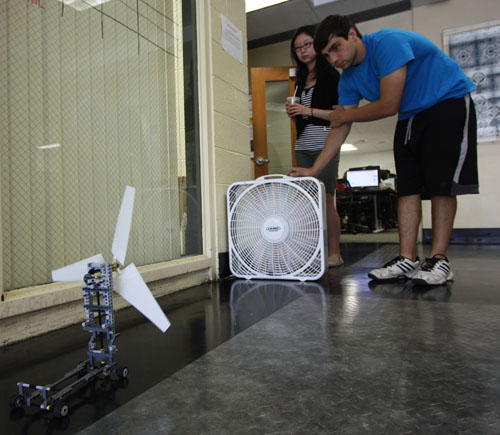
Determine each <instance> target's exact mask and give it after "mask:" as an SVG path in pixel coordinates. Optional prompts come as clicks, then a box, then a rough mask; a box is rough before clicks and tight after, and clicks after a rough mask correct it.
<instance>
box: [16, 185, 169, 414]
mask: <svg viewBox="0 0 500 435" xmlns="http://www.w3.org/2000/svg"><path fill="white" fill-rule="evenodd" d="M134 197H135V189H134V188H133V187H130V186H127V187H126V188H125V193H124V195H123V199H122V204H121V207H120V213H119V215H118V221H117V223H116V229H115V235H114V238H113V245H112V247H111V252H112V253H113V261H112V262H111V263H106V262H105V261H104V258H103V256H102V254H98V255H95V256H93V257H90V258H87V259H85V260H82V261H79V262H77V263H74V264H71V265H69V266H65V267H62V268H61V269H57V270H54V271H53V272H52V279H53V280H54V281H81V280H82V277H83V281H84V286H83V288H82V290H83V301H84V304H83V307H84V308H85V313H86V316H85V321H84V322H83V323H82V328H83V329H84V330H85V331H88V332H90V334H91V337H90V340H89V343H88V351H87V355H88V360H86V361H83V362H81V363H79V364H78V365H77V366H76V367H75V368H74V369H73V370H71V371H69V372H68V373H66V374H65V375H64V376H63V377H62V378H60V379H58V380H57V381H56V382H54V383H52V384H49V385H33V384H27V383H24V382H18V383H17V387H18V394H17V395H15V396H14V397H12V398H11V400H10V405H11V407H12V408H21V407H22V406H23V405H24V404H25V403H26V405H28V406H37V407H40V408H42V409H45V410H46V411H50V410H52V409H53V410H54V415H55V416H56V417H64V416H66V415H67V414H68V412H69V407H68V405H67V404H66V403H65V402H64V399H65V398H66V397H67V396H69V395H70V394H72V393H73V392H75V391H76V389H77V388H78V387H80V386H81V385H83V384H84V383H86V382H90V381H91V380H93V379H95V378H96V377H97V376H98V375H99V374H101V373H102V374H104V375H109V374H110V373H115V374H117V375H118V376H119V377H120V378H126V377H127V376H128V369H127V367H118V366H117V364H116V362H115V361H114V360H113V356H114V354H115V353H116V352H117V348H116V346H115V344H114V342H115V339H116V338H117V337H118V336H119V335H120V334H115V322H114V313H115V312H114V309H113V290H115V291H116V292H117V293H118V294H119V295H120V296H122V297H123V298H124V299H125V300H127V301H128V302H129V303H130V304H131V305H133V306H134V307H135V308H137V310H139V311H140V312H141V313H142V314H144V316H146V317H147V318H148V319H149V320H150V321H151V322H152V323H154V324H155V325H156V326H157V327H158V329H160V330H161V331H162V332H165V331H166V330H167V329H168V327H169V326H170V322H169V321H168V319H167V317H166V316H165V314H164V313H163V311H162V309H161V308H160V306H159V305H158V303H157V302H156V299H155V298H154V296H153V295H152V294H151V291H150V290H149V288H148V286H147V285H146V283H145V282H144V280H143V279H142V277H141V275H140V273H139V271H138V270H137V268H136V267H135V265H134V264H133V263H132V264H129V265H128V266H127V267H125V268H124V269H122V267H123V264H124V262H125V254H126V253H127V245H128V239H129V236H130V226H131V224H132V211H133V208H134ZM114 272H115V274H114ZM113 275H114V276H113ZM75 377H76V380H74V381H73V382H71V383H69V384H67V382H68V381H69V380H70V379H72V378H75ZM64 385H65V386H64ZM29 389H31V390H34V391H33V392H29V391H28V390H29Z"/></svg>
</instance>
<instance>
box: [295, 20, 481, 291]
mask: <svg viewBox="0 0 500 435" xmlns="http://www.w3.org/2000/svg"><path fill="white" fill-rule="evenodd" d="M314 48H315V50H316V52H318V53H321V54H322V55H323V56H325V58H326V59H327V60H328V61H329V62H330V64H331V65H332V66H334V67H336V68H339V69H342V70H343V72H342V77H341V79H340V83H339V106H335V107H334V109H335V110H333V111H332V114H331V115H330V122H331V127H332V130H331V131H330V135H329V136H328V138H327V141H326V143H325V146H324V148H323V151H322V153H321V155H320V156H319V157H318V159H317V160H316V162H315V164H314V166H313V167H312V168H310V169H305V168H292V169H291V170H290V175H292V176H307V175H309V176H315V174H317V173H319V172H321V170H322V169H323V168H324V166H325V165H326V164H327V162H328V161H330V159H331V158H332V157H333V156H334V155H335V154H336V153H337V151H338V150H339V148H340V146H341V145H342V143H344V141H345V139H346V137H347V135H348V134H349V131H350V128H351V124H352V123H353V122H368V121H374V120H377V119H382V118H386V117H388V116H392V115H394V114H396V113H398V123H397V126H396V131H395V134H394V159H395V163H396V172H397V177H398V196H399V197H398V224H399V239H400V255H399V256H398V257H396V258H394V259H393V260H391V261H390V262H388V263H386V264H385V265H384V266H383V267H381V268H378V269H374V270H372V271H370V273H369V274H368V276H369V277H370V278H372V279H375V280H394V279H399V278H410V279H412V281H414V282H415V283H416V284H424V285H440V284H444V283H445V282H446V281H450V280H452V279H453V272H452V270H451V268H450V264H449V261H448V258H447V257H446V251H447V248H448V243H449V240H450V237H451V232H452V230H453V221H454V219H455V213H456V209H457V199H456V195H462V194H471V193H478V174H477V150H476V144H477V140H476V115H475V109H474V103H473V102H472V100H471V98H470V95H469V93H470V92H471V91H472V90H474V89H475V85H474V83H472V81H470V80H469V79H468V78H467V77H466V76H465V74H464V73H463V71H462V70H461V69H460V67H459V65H458V64H457V63H456V62H455V61H454V60H453V59H451V58H450V57H449V56H447V55H446V54H445V53H443V52H442V51H441V50H440V49H439V48H438V47H437V46H436V45H435V44H433V43H432V42H431V41H430V40H428V39H427V38H425V37H423V36H421V35H419V34H417V33H414V32H408V31H404V30H397V29H382V30H380V31H378V32H375V33H372V34H370V35H365V36H364V37H362V36H361V34H360V33H359V31H358V29H357V28H356V26H354V24H353V23H352V21H351V20H350V19H349V17H345V16H340V15H330V16H329V17H327V18H325V20H323V22H322V23H321V24H320V25H319V27H318V29H317V32H316V35H315V38H314ZM363 98H365V99H367V100H368V101H370V103H369V104H367V105H365V106H363V107H358V103H359V101H360V100H361V99H363ZM422 199H430V200H431V206H432V207H431V209H432V247H431V250H430V254H429V256H428V257H427V258H426V259H425V260H424V261H423V262H422V263H421V262H420V261H419V259H418V257H417V234H418V227H419V224H420V219H421V214H422V205H421V200H422Z"/></svg>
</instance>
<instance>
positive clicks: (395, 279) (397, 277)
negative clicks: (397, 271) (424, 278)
mask: <svg viewBox="0 0 500 435" xmlns="http://www.w3.org/2000/svg"><path fill="white" fill-rule="evenodd" d="M368 278H371V279H373V280H375V281H400V280H404V279H411V278H408V277H407V276H406V275H398V276H391V277H390V278H379V277H378V276H375V275H373V274H371V273H369V274H368Z"/></svg>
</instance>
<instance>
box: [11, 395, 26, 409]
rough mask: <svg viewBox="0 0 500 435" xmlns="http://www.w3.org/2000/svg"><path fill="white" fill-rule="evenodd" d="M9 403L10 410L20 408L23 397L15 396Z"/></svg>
mask: <svg viewBox="0 0 500 435" xmlns="http://www.w3.org/2000/svg"><path fill="white" fill-rule="evenodd" d="M9 403H10V407H11V408H22V407H23V405H24V397H23V396H21V395H20V394H16V395H15V396H12V397H11V398H10V400H9Z"/></svg>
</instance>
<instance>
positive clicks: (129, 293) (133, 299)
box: [114, 263, 170, 332]
mask: <svg viewBox="0 0 500 435" xmlns="http://www.w3.org/2000/svg"><path fill="white" fill-rule="evenodd" d="M114 289H115V290H116V292H117V293H118V294H119V295H120V296H121V297H122V298H123V299H125V300H126V301H128V302H129V303H130V304H131V305H133V306H134V307H135V308H137V310H138V311H140V312H141V313H142V314H144V316H146V317H147V318H148V319H149V320H151V322H152V323H154V324H155V325H156V327H157V328H158V329H159V330H160V331H162V332H165V331H166V330H167V329H168V328H169V326H170V322H169V321H168V319H167V316H165V313H164V312H163V310H162V309H161V308H160V306H159V305H158V302H156V299H155V298H154V296H153V294H152V293H151V291H150V290H149V287H148V286H147V284H146V283H145V282H144V280H143V279H142V276H141V274H140V273H139V271H138V270H137V267H135V265H134V264H133V263H131V264H129V265H128V266H127V267H126V268H125V269H123V270H121V271H120V273H119V274H118V276H117V277H116V278H115V279H114Z"/></svg>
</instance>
